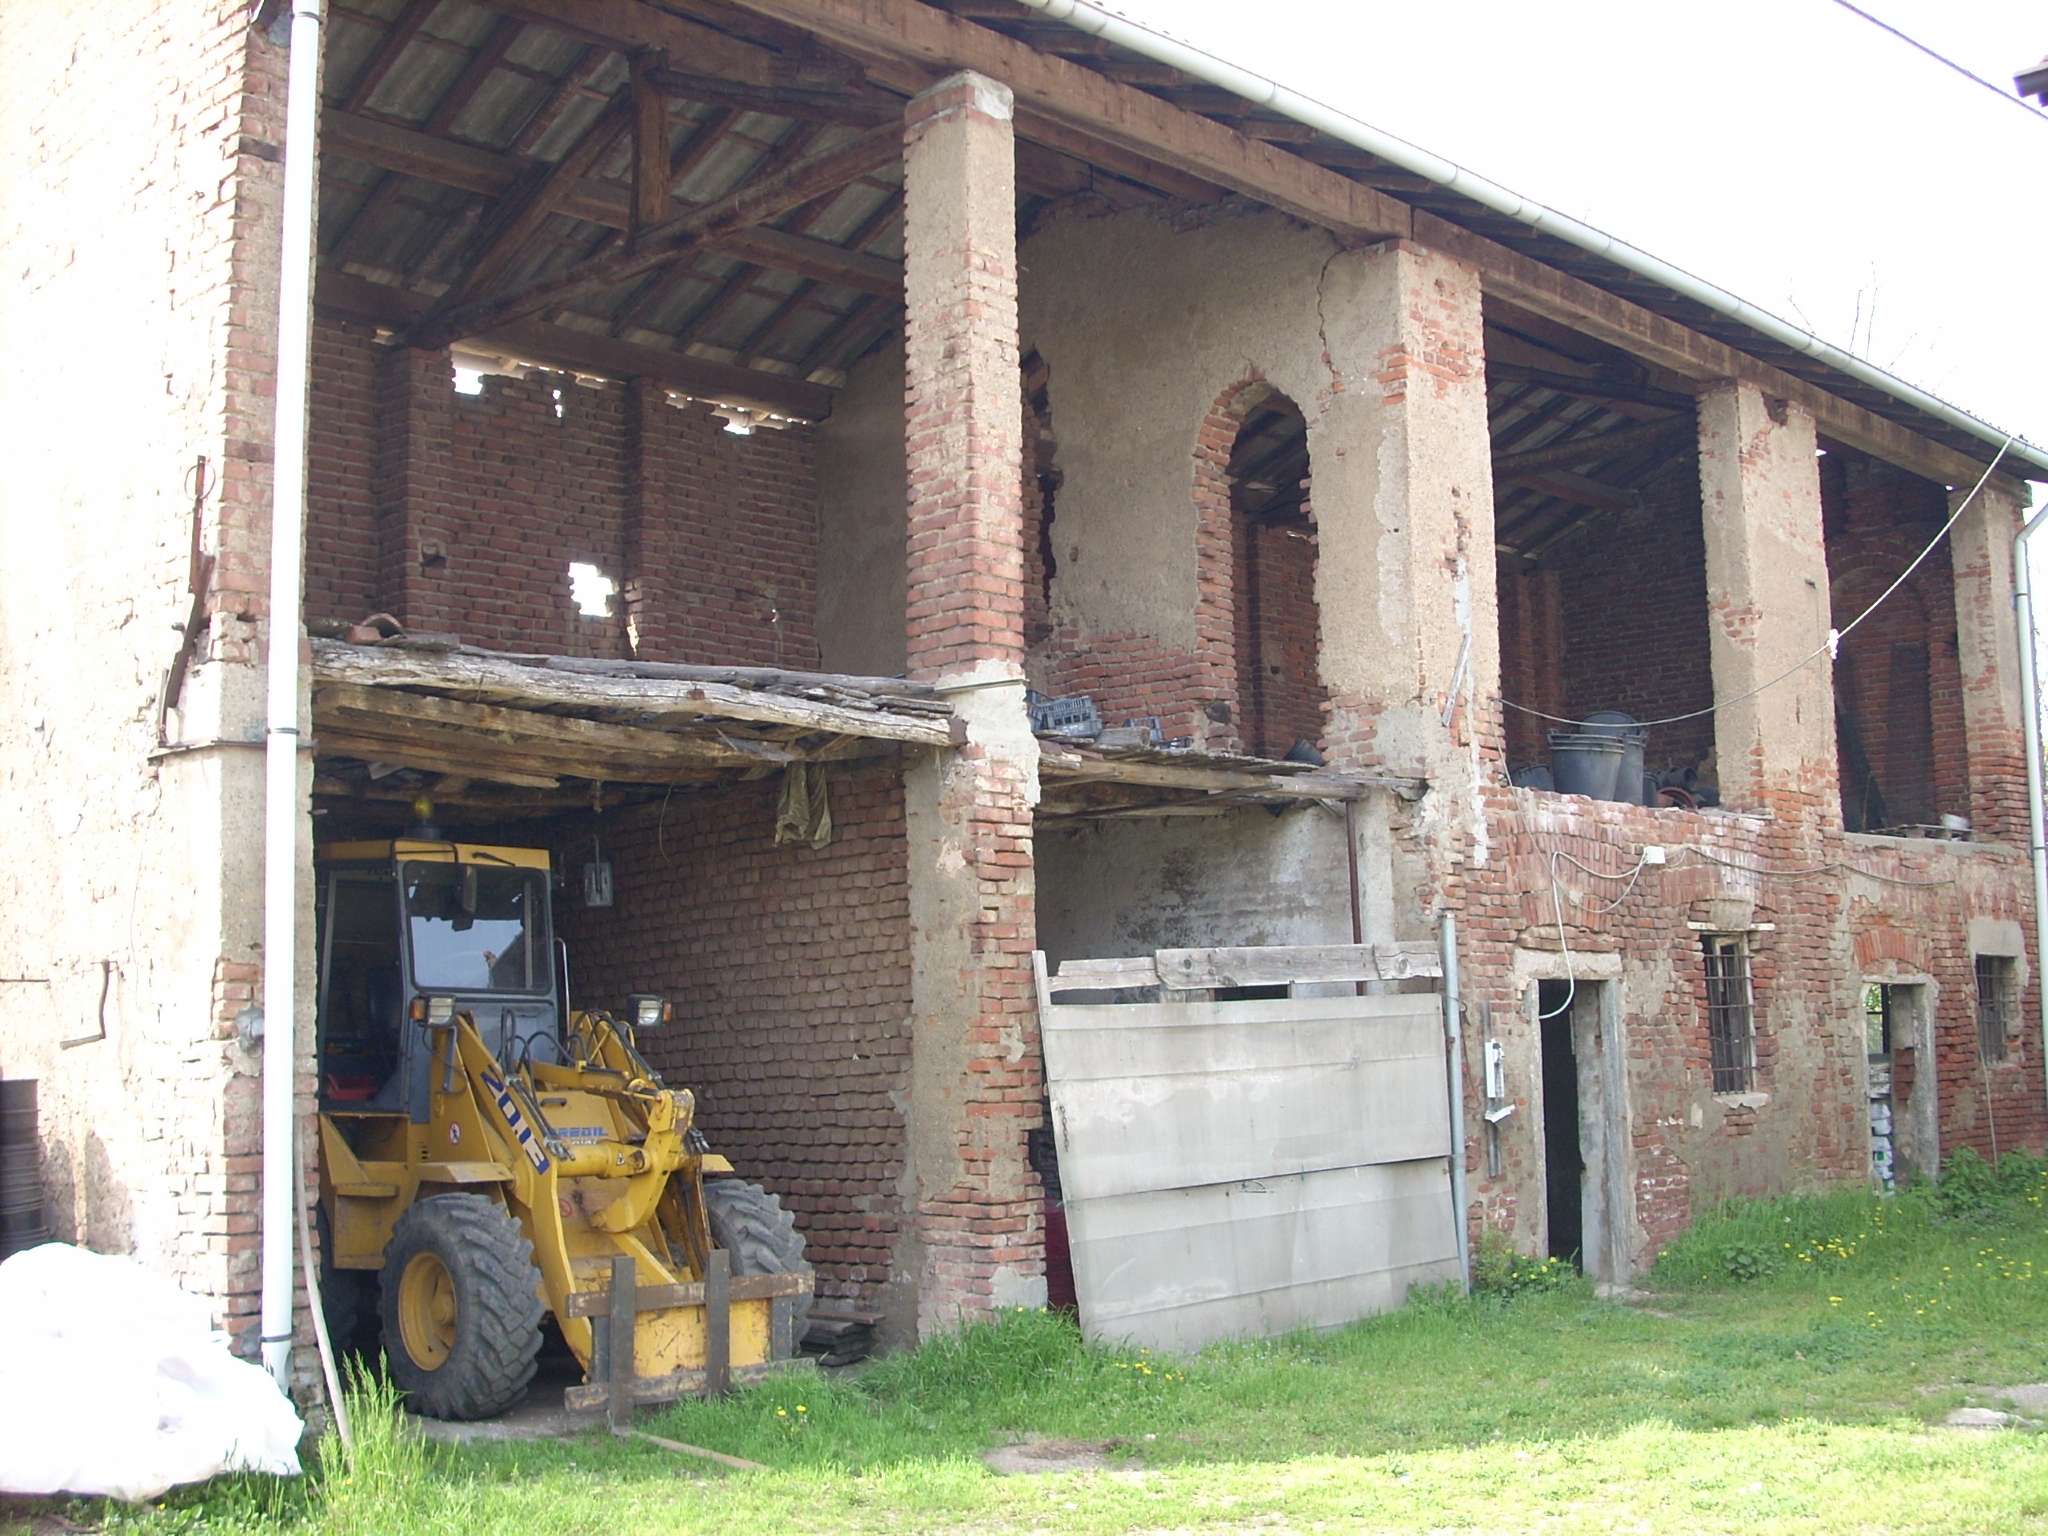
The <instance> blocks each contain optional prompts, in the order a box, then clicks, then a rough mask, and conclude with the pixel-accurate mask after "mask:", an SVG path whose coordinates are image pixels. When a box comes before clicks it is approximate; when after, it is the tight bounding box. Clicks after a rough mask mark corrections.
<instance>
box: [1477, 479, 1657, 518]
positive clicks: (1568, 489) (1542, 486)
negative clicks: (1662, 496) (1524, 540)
mask: <svg viewBox="0 0 2048 1536" xmlns="http://www.w3.org/2000/svg"><path fill="white" fill-rule="evenodd" d="M1494 478H1495V479H1496V480H1497V481H1500V482H1503V483H1505V484H1509V485H1524V486H1527V487H1528V488H1529V489H1530V490H1532V491H1541V492H1542V493H1543V494H1544V495H1546V496H1555V497H1557V498H1558V500H1560V501H1569V502H1572V503H1573V504H1575V505H1577V506H1581V507H1592V508H1593V509H1594V510H1596V511H1600V512H1626V511H1628V510H1629V508H1631V507H1633V506H1634V505H1635V504H1636V498H1635V495H1634V493H1633V492H1630V491H1624V490H1622V489H1621V488H1620V487H1618V486H1612V485H1607V484H1604V483H1602V482H1601V481H1598V480H1593V479H1589V478H1587V477H1586V476H1585V475H1575V474H1573V473H1572V472H1571V471H1570V470H1566V469H1542V470H1530V471H1528V472H1526V473H1522V474H1515V475H1496V476H1495V477H1494Z"/></svg>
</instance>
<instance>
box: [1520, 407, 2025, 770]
mask: <svg viewBox="0 0 2048 1536" xmlns="http://www.w3.org/2000/svg"><path fill="white" fill-rule="evenodd" d="M2016 436H2017V434H2013V433H2008V434H2007V435H2006V439H2005V441H2004V442H2003V443H2001V444H1999V447H1998V452H1997V453H1995V454H1993V455H1992V456H1991V462H1990V463H1989V464H1988V465H1986V466H1985V468H1984V473H1983V474H1981V475H1979V476H1978V477H1977V483H1976V484H1975V485H1973V486H1971V487H1970V493H1969V494H1968V495H1967V496H1965V497H1964V498H1963V499H1962V500H1961V501H1959V502H1957V503H1956V509H1955V511H1953V512H1951V513H1950V514H1949V518H1948V521H1947V522H1945V523H1943V524H1942V525H1941V531H1940V532H1939V533H1937V534H1935V536H1934V537H1933V538H1932V539H1931V540H1929V541H1928V544H1927V547H1926V548H1925V549H1923V550H1921V551H1920V553H1919V554H1917V555H1915V556H1914V557H1913V559H1912V562H1911V563H1910V564H1909V565H1907V567H1906V568H1905V569H1904V570H1903V571H1901V572H1899V574H1898V577H1897V578H1896V579H1895V580H1894V581H1893V582H1892V584H1891V585H1890V586H1888V587H1886V588H1885V589H1884V590H1883V591H1882V592H1880V593H1878V595H1877V596H1876V597H1875V598H1873V599H1872V600H1871V603H1870V606H1869V607H1868V608H1865V609H1864V610H1863V611H1862V612H1861V613H1859V614H1857V615H1856V617H1855V618H1853V619H1851V620H1850V621H1849V622H1848V623H1847V624H1844V625H1843V626H1842V627H1841V628H1840V629H1831V630H1829V631H1828V637H1827V639H1826V640H1824V641H1822V642H1821V644H1820V645H1818V646H1817V647H1815V648H1814V649H1813V650H1812V651H1810V652H1808V653H1807V654H1806V655H1804V656H1802V657H1800V658H1799V660H1797V661H1796V662H1794V663H1793V664H1792V665H1791V666H1789V667H1787V668H1786V669H1785V670H1784V671H1782V672H1780V673H1779V674H1778V675H1777V676H1776V677H1773V678H1770V679H1768V680H1767V681H1765V682H1761V683H1758V684H1757V685H1756V686H1755V687H1754V688H1751V689H1749V690H1747V691H1746V692H1743V693H1738V694H1736V695H1735V697H1734V698H1732V699H1716V700H1715V701H1714V702H1713V703H1711V704H1709V705H1707V707H1706V708H1704V709H1692V710H1687V711H1686V712H1685V713H1684V714H1682V715H1662V716H1659V717H1658V718H1657V719H1655V720H1638V721H1636V722H1635V724H1636V726H1638V727H1640V728H1642V729H1644V730H1647V729H1648V728H1649V727H1651V726H1653V725H1677V724H1679V723H1681V722H1682V721H1686V720H1699V719H1703V718H1705V717H1706V716H1708V715H1711V714H1714V713H1715V712H1716V711H1718V710H1723V709H1726V708H1728V706H1729V705H1731V704H1740V703H1742V702H1743V701H1744V700H1745V699H1753V698H1755V697H1756V696H1757V695H1758V694H1760V693H1762V692H1764V691H1765V690H1766V689H1769V688H1775V687H1777V686H1778V684H1780V683H1782V682H1784V681H1785V680H1786V679H1787V678H1789V677H1791V676H1793V675H1794V674H1795V673H1798V672H1802V671H1804V670H1805V669H1806V668H1807V667H1809V666H1811V665H1812V664H1813V663H1814V662H1816V661H1818V660H1819V659H1820V658H1821V657H1823V656H1832V655H1833V654H1834V653H1835V651H1836V650H1837V649H1838V648H1839V647H1840V646H1841V643H1842V642H1843V641H1844V640H1845V639H1847V638H1848V637H1849V634H1850V632H1851V631H1852V630H1854V629H1855V628H1856V626H1857V625H1859V624H1861V623H1862V622H1863V621H1864V620H1865V619H1867V618H1869V617H1870V616H1871V615H1872V614H1873V613H1875V612H1877V610H1878V608H1879V606H1880V605H1881V604H1883V603H1884V601H1885V600H1886V599H1887V598H1889V597H1890V596H1891V595H1892V594H1893V593H1894V592H1896V591H1898V590H1899V588H1900V587H1902V586H1904V585H1905V582H1906V578H1907V577H1909V576H1911V575H1912V574H1913V573H1914V572H1915V571H1917V570H1918V569H1920V565H1921V562H1922V561H1924V560H1925V559H1926V558H1927V557H1928V556H1929V555H1931V554H1933V553H1934V551H1935V550H1936V548H1938V547H1939V546H1940V544H1941V541H1942V540H1943V539H1945V538H1947V537H1948V533H1949V530H1950V529H1951V528H1953V527H1955V525H1956V520H1957V519H1958V518H1960V517H1961V516H1962V515H1963V513H1965V512H1966V511H1968V510H1969V507H1970V503H1972V502H1973V501H1975V500H1976V499H1977V493H1978V492H1979V491H1981V490H1983V489H1984V487H1985V485H1986V484H1987V483H1988V482H1989V481H1990V479H1991V477H1992V475H1993V474H1994V473H1996V471H1997V469H1998V465H1999V461H2000V460H2002V459H2003V458H2004V457H2005V455H2006V451H2007V450H2008V449H2010V448H2011V447H2012V445H2013V442H2014V441H2015V438H2016ZM1495 698H1496V699H1497V700H1498V702H1499V703H1501V704H1502V705H1503V706H1505V707H1506V708H1508V709H1512V710H1514V711H1516V712H1517V713H1519V714H1524V715H1530V716H1533V717H1534V718H1535V719H1538V720H1548V721H1551V722H1552V723H1553V724H1556V725H1575V726H1592V727H1593V728H1595V729H1598V728H1599V726H1600V722H1598V721H1593V720H1573V719H1570V718H1569V717H1567V716H1564V715H1553V714H1547V713H1545V712H1544V711H1543V710H1540V709H1535V708H1532V707H1531V706H1529V705H1527V704H1518V703H1516V702H1515V701H1514V700H1513V699H1510V698H1508V697H1507V696H1506V695H1504V694H1497V695H1495Z"/></svg>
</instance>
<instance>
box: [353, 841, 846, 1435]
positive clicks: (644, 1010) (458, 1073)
mask: <svg viewBox="0 0 2048 1536" xmlns="http://www.w3.org/2000/svg"><path fill="white" fill-rule="evenodd" d="M316 864H317V868H318V877H319V878H318V888H317V889H318V898H317V911H318V933H319V967H320V970H319V994H318V996H319V1002H318V1009H317V1012H318V1032H319V1044H318V1064H319V1080H320V1152H321V1157H320V1186H321V1187H320V1217H321V1226H322V1232H323V1238H324V1241H325V1245H326V1254H325V1260H324V1265H323V1267H324V1268H325V1270H326V1271H327V1275H328V1280H327V1284H326V1287H325V1289H326V1291H327V1293H328V1315H329V1318H330V1321H331V1322H332V1323H333V1324H334V1326H335V1331H336V1332H337V1333H338V1334H343V1335H353V1334H354V1333H355V1332H356V1330H357V1328H358V1327H360V1325H361V1323H362V1322H363V1321H364V1319H363V1318H362V1316H361V1313H362V1312H363V1311H365V1310H367V1303H369V1302H370V1300H371V1299H372V1296H373V1295H374V1297H375V1301H376V1306H377V1315H378V1319H379V1321H380V1322H381V1325H382V1328H381V1332H382V1342H383V1348H384V1351H385V1354H386V1356H387V1358H388V1360H389V1363H390V1370H391V1375H392V1378H393V1380H394V1381H395V1382H396V1384H397V1385H398V1386H399V1387H400V1388H402V1389H403V1390H404V1392H405V1393H406V1395H407V1398H408V1401H409V1402H410V1404H411V1406H412V1407H413V1409H414V1410H415V1411H417V1412H420V1413H424V1414H428V1415H430V1416H433V1417H436V1418H450V1419H476V1418H486V1417H489V1416H491V1415H493V1414H496V1413H500V1412H502V1411H503V1410H504V1409H506V1408H507V1407H509V1406H511V1405H512V1404H513V1403H514V1402H516V1401H517V1400H518V1399H519V1398H520V1397H521V1395H522V1394H523V1393H524V1392H525V1390H526V1387H527V1385H528V1383H529V1382H531V1380H532V1379H533V1375H534V1370H535V1362H536V1359H537V1357H538V1355H539V1352H540V1348H541V1342H542V1323H543V1320H546V1319H552V1322H553V1325H554V1327H555V1328H557V1329H558V1330H559V1331H560V1333H561V1336H562V1338H563V1340H564V1341H565V1342H566V1343H567V1345H568V1347H569V1349H570V1350H571V1351H572V1352H573V1353H574V1355H575V1357H576V1359H577V1360H578V1361H579V1362H580V1363H581V1364H582V1366H583V1368H584V1373H585V1381H586V1383H587V1384H588V1385H587V1389H582V1390H584V1391H585V1396H584V1398H583V1399H582V1400H584V1401H592V1400H594V1396H595V1395H597V1394H599V1393H600V1390H601V1389H602V1390H605V1391H617V1390H619V1388H620V1386H621V1385H622V1384H623V1385H625V1386H626V1388H627V1390H629V1391H630V1393H631V1395H632V1397H633V1399H634V1400H635V1401H643V1402H647V1401H660V1400H663V1399H665V1398H670V1397H675V1396H679V1395H682V1394H683V1393H686V1392H690V1391H694V1390H696V1389H697V1388H698V1387H700V1386H701V1385H703V1384H704V1382H705V1380H706V1366H707V1362H708V1361H709V1360H710V1359H712V1358H713V1357H714V1356H716V1357H718V1358H722V1359H723V1360H724V1361H725V1362H727V1363H728V1365H729V1367H730V1370H731V1374H732V1376H733V1377H735V1378H737V1379H741V1380H745V1379H747V1378H749V1377H750V1376H752V1375H757V1374H760V1373H761V1372H762V1371H764V1370H766V1369H769V1368H772V1366H773V1364H774V1362H776V1361H777V1360H781V1359H787V1358H789V1357H791V1356H793V1355H794V1353H795V1347H796V1344H797V1343H798V1341H800V1340H801V1339H802V1337H803V1332H804V1324H805V1318H806V1314H807V1313H808V1311H809V1307H810V1295H809V1292H810V1289H811V1272H810V1269H809V1267H808V1266H807V1265H806V1264H805V1263H804V1257H803V1253H804V1243H803V1238H802V1237H801V1236H800V1235H798V1233H797V1231H796V1228H795V1225H794V1223H793V1222H792V1220H791V1218H790V1216H789V1215H788V1213H787V1212H785V1211H784V1210H783V1209H782V1207H781V1205H780V1204H779V1203H778V1202H777V1201H776V1199H775V1198H774V1196H772V1195H769V1194H767V1193H766V1192H765V1191H763V1190H761V1189H760V1188H759V1187H758V1186H756V1185H753V1184H749V1183H744V1182H742V1181H740V1180H739V1179H737V1178H735V1177H733V1170H732V1166H731V1164H730V1163H728V1162H727V1161H726V1160H725V1159H724V1158H722V1157H719V1156H716V1155H715V1154H713V1153H712V1152H711V1151H710V1149H709V1147H708V1145H707V1144H706V1142H705V1140H704V1137H703V1136H702V1134H701V1133H700V1132H698V1131H697V1130H696V1129H695V1127H694V1126H693V1125H692V1123H691V1120H692V1114H693V1112H694V1108H695V1101H694V1099H693V1098H692V1096H691V1094H690V1093H689V1091H688V1090H687V1089H682V1088H671V1087H668V1086H666V1085H664V1084H663V1083H662V1081H661V1079H660V1077H659V1076H658V1075H656V1073H655V1071H654V1070H653V1068H651V1067H650V1066H648V1064H647V1062H646V1060H645V1059H644V1058H643V1057H642V1056H641V1054H640V1049H639V1044H638V1036H639V1034H640V1032H642V1031H646V1030H651V1029H658V1028H659V1027H661V1025H663V1024H665V1023H666V1022H667V1021H668V1017H669V1005H668V1004H666V1003H664V1002H663V1001H662V1000H661V999H659V998H658V997H653V996H645V995H641V996H635V997H634V998H633V1000H632V1004H631V1006H630V1008H629V1010H628V1013H629V1016H628V1017H625V1018H615V1017H613V1016H612V1015H611V1014H608V1013H604V1012H596V1011H577V1010H573V1009H572V1008H571V1007H570V1006H569V1002H568V997H567V993H568V980H569V978H568V970H567V964H568V962H567V954H566V951H565V950H562V949H560V948H559V947H558V946H557V945H556V943H555V941H554V939H553V930H552V926H551V924H550V920H549V919H550V900H549V898H550V886H551V880H550V871H549V865H548V856H547V854H546V853H545V852H543V851H539V850H535V849H527V848H496V847H485V846H481V845H476V844H468V843H449V842H442V841H438V840H435V839H432V838H428V837H424V836H422V837H417V838H412V839H399V840H395V841H384V842H352V843H332V844H325V845H323V846H321V847H320V849H319V850H318V854H317V858H316ZM558 956H559V958H560V961H561V967H560V969H559V970H558V969H557V959H558ZM719 1249H723V1250H725V1252H726V1255H727V1263H725V1264H723V1265H715V1264H713V1262H712V1255H713V1254H714V1252H715V1251H716V1250H719ZM621 1258H623V1259H626V1260H629V1261H630V1271H629V1272H630V1275H631V1279H632V1289H633V1293H634V1295H635V1297H636V1298H640V1299H639V1300H638V1302H637V1304H636V1305H634V1306H631V1307H627V1308H624V1309H622V1310H623V1311H624V1314H625V1317H626V1323H627V1326H628V1327H629V1329H630V1337H631V1355H632V1362H631V1370H630V1372H627V1371H625V1370H623V1368H622V1367H621V1366H620V1365H619V1364H618V1362H617V1361H615V1360H614V1359H612V1358H610V1355H611V1354H614V1353H615V1354H618V1355H623V1354H624V1351H623V1350H618V1349H616V1348H615V1346H613V1345H612V1344H611V1343H610V1341H611V1340H612V1339H614V1338H623V1337H625V1335H624V1334H622V1333H621V1332H620V1331H619V1329H618V1327H617V1326H616V1325H614V1324H606V1323H604V1322H603V1321H601V1319H603V1318H605V1317H606V1316H607V1315H608V1314H609V1307H608V1301H607V1293H608V1292H609V1290H610V1288H611V1284H612V1277H613V1274H614V1261H615V1260H617V1259H621ZM713 1271H716V1272H719V1274H720V1275H721V1278H722V1277H723V1276H724V1275H729V1276H730V1277H731V1278H730V1281H729V1284H728V1285H725V1286H724V1287H722V1288H721V1287H719V1286H717V1285H714V1286H713V1287H711V1288H710V1289H707V1287H706V1285H705V1283H704V1282H705V1281H706V1279H707V1276H708V1275H709V1274H710V1273H711V1272H713ZM623 1273H624V1272H622V1277H623ZM373 1280H374V1281H375V1284H374V1285H372V1284H371V1283H369V1282H371V1281H373ZM648 1287H656V1288H658V1289H656V1290H654V1291H651V1292H650V1291H649V1290H648V1289H647V1288H648ZM721 1289H722V1291H723V1294H725V1295H726V1296H727V1297H728V1298H729V1302H728V1306H727V1308H726V1309H725V1311H724V1314H723V1315H724V1316H725V1317H726V1318H727V1319H728V1328H729V1332H728V1333H727V1337H726V1348H725V1349H724V1350H722V1351H720V1350H718V1349H717V1342H718V1341H717V1340H715V1339H714V1338H713V1337H712V1336H711V1333H710V1331H709V1330H710V1329H711V1328H712V1326H714V1320H715V1318H716V1317H717V1316H718V1315H720V1314H719V1312H718V1311H717V1310H716V1309H715V1307H714V1306H709V1305H707V1302H709V1301H710V1300H711V1298H712V1297H713V1296H714V1295H716V1294H719V1292H720V1290H721ZM594 1318H595V1319H600V1321H598V1322H596V1323H594V1322H593V1319H594ZM352 1325H354V1326H352ZM606 1383H610V1384H611V1385H610V1386H609V1388H606V1387H605V1384H606ZM570 1396H571V1399H572V1401H575V1400H577V1391H576V1390H572V1392H571V1394H570Z"/></svg>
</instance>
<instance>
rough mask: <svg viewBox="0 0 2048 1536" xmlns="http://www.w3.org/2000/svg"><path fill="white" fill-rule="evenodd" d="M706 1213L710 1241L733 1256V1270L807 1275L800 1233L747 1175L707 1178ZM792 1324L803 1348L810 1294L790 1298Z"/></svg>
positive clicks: (776, 1202) (791, 1219)
mask: <svg viewBox="0 0 2048 1536" xmlns="http://www.w3.org/2000/svg"><path fill="white" fill-rule="evenodd" d="M704 1214H705V1216H706V1218H707V1219H709V1221H710V1223H711V1241H712V1242H714V1243H716V1244H717V1245H718V1246H719V1247H721V1248H723V1249H724V1250H725V1251H726V1252H727V1253H729V1254H731V1255H732V1272H733V1273H734V1274H736V1275H808V1274H809V1273H811V1266H810V1265H808V1264H806V1263H805V1262H804V1235H803V1233H801V1232H799V1231H797V1229H796V1218H795V1217H794V1216H791V1215H790V1214H789V1212H787V1211H785V1210H784V1209H783V1208H782V1202H781V1201H780V1200H778V1199H776V1198H775V1196H773V1195H771V1194H769V1193H768V1191H767V1190H765V1189H763V1188H762V1187H761V1186H760V1185H758V1184H749V1183H748V1182H747V1181H746V1180H745V1179H706V1180H705V1181H704ZM790 1302H791V1310H792V1321H793V1323H794V1325H795V1326H794V1327H793V1328H792V1329H791V1330H790V1337H791V1340H792V1341H793V1343H794V1345H795V1347H796V1348H797V1349H799V1350H801V1349H802V1348H803V1342H804V1332H805V1330H806V1329H808V1328H809V1327H810V1322H811V1297H810V1296H809V1295H802V1296H792V1297H791V1298H790Z"/></svg>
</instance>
